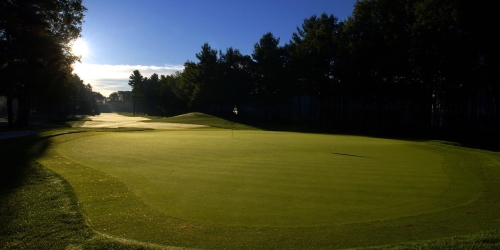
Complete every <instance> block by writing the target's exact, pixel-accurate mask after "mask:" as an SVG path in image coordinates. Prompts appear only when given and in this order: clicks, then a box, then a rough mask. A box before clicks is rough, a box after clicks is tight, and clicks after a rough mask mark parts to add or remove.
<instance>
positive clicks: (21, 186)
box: [0, 130, 158, 249]
mask: <svg viewBox="0 0 500 250" xmlns="http://www.w3.org/2000/svg"><path fill="white" fill-rule="evenodd" d="M61 133H62V134H64V133H65V131H64V130H63V131H47V132H45V133H42V136H45V139H40V137H39V136H36V135H33V136H28V137H23V138H13V139H5V140H0V159H1V161H2V162H1V163H2V164H1V165H0V166H1V167H0V225H1V226H0V249H158V247H155V246H154V245H151V244H145V243H139V242H133V241H130V240H124V239H117V238H114V237H111V236H108V235H104V234H101V233H97V232H95V231H94V230H93V229H92V228H91V227H90V226H89V225H88V223H87V221H86V218H85V217H84V216H83V211H82V210H81V208H80V206H79V203H78V200H77V198H76V196H75V194H74V192H73V189H72V187H71V185H70V184H69V183H68V182H67V181H66V180H65V179H63V178H61V177H60V176H59V175H57V174H55V173H53V172H51V171H49V170H47V169H46V168H44V167H43V166H41V165H40V164H38V163H37V162H36V161H34V160H33V158H34V157H36V156H39V155H41V154H43V153H44V151H45V150H46V149H47V146H48V145H49V144H50V143H51V139H50V137H51V136H54V135H56V134H61Z"/></svg>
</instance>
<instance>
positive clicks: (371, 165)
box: [57, 130, 481, 227]
mask: <svg viewBox="0 0 500 250" xmlns="http://www.w3.org/2000/svg"><path fill="white" fill-rule="evenodd" d="M57 151H58V153H59V154H61V155H62V156H64V157H66V158H68V159H70V160H72V161H74V162H77V163H81V164H84V165H86V166H88V167H91V168H94V169H97V170H99V171H102V172H104V173H107V174H110V175H112V176H114V177H116V178H118V179H119V180H121V181H122V182H123V183H125V184H126V185H127V186H128V187H130V188H131V190H132V191H133V192H134V193H135V194H136V195H137V196H138V197H140V198H141V199H142V200H143V201H145V202H146V203H147V204H149V205H150V206H152V207H153V208H155V209H156V210H158V211H161V212H163V213H165V214H166V215H169V216H172V217H177V218H181V219H184V220H188V221H194V222H199V223H204V224H207V223H208V224H210V223H215V224H223V225H235V226H272V227H281V226H284V227H290V226H318V225H332V224H338V223H352V222H359V221H368V220H378V219H389V218H397V217H403V216H410V215H417V214H422V213H426V212H432V211H438V210H444V209H447V208H450V207H454V206H458V205H461V204H466V203H469V202H471V201H473V200H474V199H475V198H477V196H478V195H479V192H480V191H481V190H480V188H481V185H479V184H478V183H477V180H476V181H475V180H474V179H471V178H470V176H469V175H466V174H464V173H461V172H460V171H459V168H456V167H455V166H456V165H458V164H461V163H460V161H461V158H460V157H459V156H456V155H454V154H445V153H441V152H439V151H433V147H432V146H429V145H428V144H425V143H418V142H409V141H399V140H388V139H376V138H367V137H354V136H336V135H319V134H302V133H286V132H266V131H235V132H234V138H231V131H228V130H185V131H155V132H133V133H109V134H102V135H96V136H89V137H82V138H79V139H75V140H72V141H68V142H65V143H62V144H61V145H60V146H58V148H57Z"/></svg>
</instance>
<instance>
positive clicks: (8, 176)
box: [0, 135, 50, 199]
mask: <svg viewBox="0 0 500 250" xmlns="http://www.w3.org/2000/svg"><path fill="white" fill-rule="evenodd" d="M49 144H50V139H49V138H47V137H44V138H41V137H40V136H39V135H30V136H24V137H18V138H8V139H2V140H0V159H2V160H1V163H2V164H1V167H0V199H2V197H3V196H4V195H7V194H8V193H10V192H11V191H12V190H14V189H15V188H16V187H19V186H20V185H22V183H23V181H24V177H25V176H26V173H27V171H29V169H30V166H31V164H32V162H33V159H34V158H36V157H38V156H40V155H42V154H43V153H44V152H45V150H46V149H47V148H48V146H49Z"/></svg>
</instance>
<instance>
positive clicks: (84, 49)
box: [71, 38, 89, 57]
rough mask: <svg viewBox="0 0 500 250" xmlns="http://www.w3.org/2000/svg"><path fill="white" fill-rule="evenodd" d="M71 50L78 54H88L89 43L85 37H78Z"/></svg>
mask: <svg viewBox="0 0 500 250" xmlns="http://www.w3.org/2000/svg"><path fill="white" fill-rule="evenodd" d="M71 51H72V52H73V54H75V55H77V56H82V57H83V56H86V55H87V54H88V52H89V48H88V44H87V42H86V41H85V40H83V39H81V38H80V39H77V40H76V41H75V42H73V45H72V46H71Z"/></svg>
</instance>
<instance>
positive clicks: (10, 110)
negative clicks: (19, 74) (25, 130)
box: [7, 94, 14, 127]
mask: <svg viewBox="0 0 500 250" xmlns="http://www.w3.org/2000/svg"><path fill="white" fill-rule="evenodd" d="M12 103H13V98H12V95H10V94H7V117H8V118H7V119H8V121H9V127H12V126H14V111H13V105H12Z"/></svg>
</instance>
